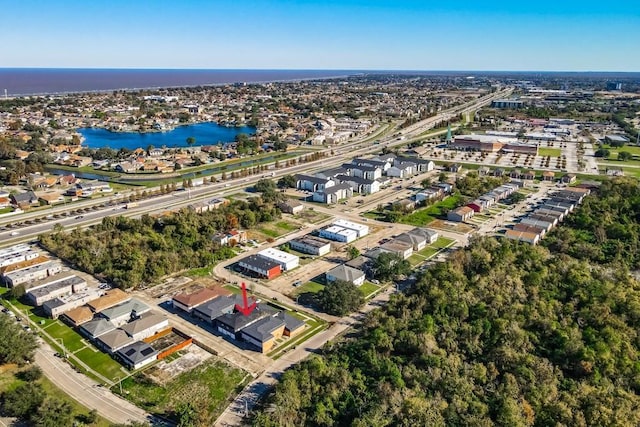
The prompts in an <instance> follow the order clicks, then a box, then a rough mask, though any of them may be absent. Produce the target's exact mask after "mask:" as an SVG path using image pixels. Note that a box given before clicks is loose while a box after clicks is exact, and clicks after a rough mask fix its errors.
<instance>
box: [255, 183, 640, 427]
mask: <svg viewBox="0 0 640 427" xmlns="http://www.w3.org/2000/svg"><path fill="white" fill-rule="evenodd" d="M639 208H640V188H639V187H638V183H637V182H636V181H635V180H630V179H625V178H621V179H616V180H614V181H607V182H604V183H603V184H602V187H601V188H600V190H599V192H598V193H597V194H596V195H592V196H590V197H587V198H586V200H585V202H584V205H583V207H581V208H579V209H578V211H577V212H576V213H574V214H573V215H572V216H570V217H569V219H568V220H567V222H566V224H564V225H562V226H561V227H559V228H558V229H557V230H556V231H554V232H552V233H551V235H550V236H548V237H547V238H546V239H545V243H544V246H530V245H527V244H522V243H515V242H512V241H508V240H506V239H505V240H497V239H496V238H493V237H480V238H475V239H473V240H472V242H471V243H470V245H469V246H468V247H467V248H465V249H461V250H458V251H456V252H454V253H453V254H452V255H451V257H450V258H449V260H448V261H447V262H444V263H439V264H436V265H434V266H433V267H432V268H430V269H428V270H426V271H425V272H424V274H422V275H421V276H419V277H418V281H417V283H416V284H415V286H414V287H412V288H411V289H410V290H408V291H407V292H406V293H404V294H397V295H395V296H394V297H393V298H392V299H391V301H390V302H389V304H388V305H387V306H385V307H383V308H381V309H378V310H374V311H373V312H372V313H371V314H370V315H368V317H367V318H366V319H365V321H364V323H363V325H362V327H361V328H359V329H358V330H356V331H354V332H353V333H352V334H351V335H350V336H348V337H346V338H344V339H343V340H341V341H339V342H337V343H334V344H332V345H330V346H327V347H325V348H324V349H323V352H322V354H321V355H318V356H314V357H312V358H310V359H308V360H306V361H304V362H302V363H300V364H298V365H296V366H295V367H294V368H292V369H290V370H289V371H287V372H286V373H285V374H284V375H283V377H282V379H281V381H280V383H279V384H278V385H277V386H276V388H275V391H274V392H273V393H272V394H271V395H270V396H269V397H268V398H267V399H266V401H265V402H264V405H263V407H262V408H261V409H260V410H259V411H257V412H256V413H255V414H254V417H253V421H252V422H253V425H254V426H262V427H267V426H373V425H375V426H391V425H393V426H396V425H398V426H417V425H420V426H453V425H470V426H494V425H498V426H549V425H567V426H625V425H629V426H637V425H640V413H639V412H638V411H637V408H638V406H639V405H640V396H639V395H638V393H639V392H640V338H639V336H638V331H639V328H640V283H639V282H638V281H637V280H636V279H634V277H633V275H632V274H630V273H632V272H633V271H632V270H633V269H635V268H637V266H638V263H639V262H640V250H639V249H640V248H639V246H638V245H639V243H638V227H639V222H640V209H639Z"/></svg>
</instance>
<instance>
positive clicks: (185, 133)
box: [78, 122, 256, 150]
mask: <svg viewBox="0 0 640 427" xmlns="http://www.w3.org/2000/svg"><path fill="white" fill-rule="evenodd" d="M78 132H80V134H82V136H84V138H85V141H84V142H83V145H85V146H88V147H89V148H101V147H109V148H112V149H114V150H119V149H120V148H128V149H130V150H135V149H136V148H144V149H146V148H147V147H148V146H150V145H153V146H154V147H156V148H162V147H163V146H166V147H167V148H174V147H188V146H189V144H187V138H189V137H194V138H195V139H196V142H195V145H198V146H199V145H214V144H220V143H225V142H232V141H234V140H235V137H236V135H238V134H239V133H246V134H250V135H251V134H254V133H255V132H256V129H255V128H254V127H251V126H242V127H226V126H220V125H218V124H216V123H211V122H208V123H197V124H193V125H185V126H178V127H176V128H175V129H173V130H171V131H167V132H149V133H138V132H111V131H108V130H106V129H101V128H80V129H78Z"/></svg>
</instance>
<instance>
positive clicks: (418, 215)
mask: <svg viewBox="0 0 640 427" xmlns="http://www.w3.org/2000/svg"><path fill="white" fill-rule="evenodd" d="M461 198H462V196H461V195H460V194H453V195H451V196H449V197H447V198H446V199H444V200H442V201H440V202H437V203H435V204H433V205H431V206H429V207H426V208H422V209H418V210H416V211H415V212H413V213H411V214H409V215H405V216H403V217H402V218H401V219H400V222H401V223H403V224H411V225H415V226H418V227H420V226H423V225H425V224H428V223H430V222H431V221H433V220H434V219H436V218H437V217H439V216H442V215H444V211H445V209H446V210H451V209H454V208H455V207H456V205H457V204H458V201H459V200H460V199H461Z"/></svg>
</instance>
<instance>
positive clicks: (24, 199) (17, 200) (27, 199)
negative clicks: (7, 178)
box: [9, 191, 39, 209]
mask: <svg viewBox="0 0 640 427" xmlns="http://www.w3.org/2000/svg"><path fill="white" fill-rule="evenodd" d="M9 198H10V199H11V203H13V205H14V206H16V207H18V208H20V209H29V208H30V207H32V206H38V205H39V202H38V196H36V193H34V192H33V191H26V192H24V193H17V194H11V195H10V196H9Z"/></svg>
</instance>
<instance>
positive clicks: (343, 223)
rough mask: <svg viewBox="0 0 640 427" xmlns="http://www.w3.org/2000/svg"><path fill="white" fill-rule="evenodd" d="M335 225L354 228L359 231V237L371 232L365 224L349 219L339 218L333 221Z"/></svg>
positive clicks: (349, 228)
mask: <svg viewBox="0 0 640 427" xmlns="http://www.w3.org/2000/svg"><path fill="white" fill-rule="evenodd" d="M333 225H335V226H338V227H342V228H346V229H348V230H354V231H355V232H357V233H358V238H360V237H364V236H366V235H367V234H369V227H368V226H366V225H364V224H359V223H357V222H353V221H347V220H346V219H338V220H336V221H334V222H333Z"/></svg>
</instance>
